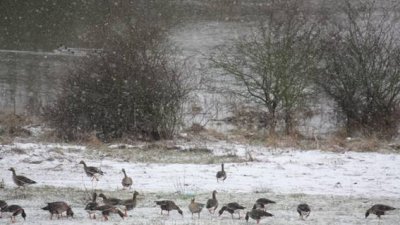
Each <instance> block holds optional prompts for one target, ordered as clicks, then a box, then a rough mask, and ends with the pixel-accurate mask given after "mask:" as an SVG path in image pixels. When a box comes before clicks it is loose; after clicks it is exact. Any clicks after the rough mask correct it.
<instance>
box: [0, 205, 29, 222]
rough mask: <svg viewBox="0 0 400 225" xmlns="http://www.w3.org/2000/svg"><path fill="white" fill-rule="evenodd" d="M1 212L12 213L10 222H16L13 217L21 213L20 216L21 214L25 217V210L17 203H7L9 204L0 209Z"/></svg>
mask: <svg viewBox="0 0 400 225" xmlns="http://www.w3.org/2000/svg"><path fill="white" fill-rule="evenodd" d="M1 212H9V213H12V214H11V223H15V222H16V220H15V217H16V216H18V215H19V214H21V216H22V218H24V220H25V219H26V213H25V210H24V209H23V208H22V207H21V206H19V205H9V206H7V207H5V208H3V209H1Z"/></svg>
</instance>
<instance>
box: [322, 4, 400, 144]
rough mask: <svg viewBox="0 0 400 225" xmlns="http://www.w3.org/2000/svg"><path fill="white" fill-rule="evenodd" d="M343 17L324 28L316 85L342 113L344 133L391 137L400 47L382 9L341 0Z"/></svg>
mask: <svg viewBox="0 0 400 225" xmlns="http://www.w3.org/2000/svg"><path fill="white" fill-rule="evenodd" d="M341 12H342V15H343V16H344V18H343V19H342V20H340V21H334V22H332V23H330V24H329V25H328V26H327V30H328V34H327V37H325V38H324V41H323V46H322V48H323V49H322V50H323V52H324V56H323V64H324V67H323V71H322V72H321V73H319V76H318V77H317V84H318V85H319V87H321V88H322V90H324V91H325V92H326V93H327V94H328V96H330V97H331V98H332V99H333V100H334V101H335V102H336V104H337V107H338V110H339V111H340V112H342V114H343V121H344V123H345V127H346V129H347V135H354V134H355V133H362V134H364V135H376V134H379V135H380V136H386V137H391V136H393V135H394V134H396V133H397V126H398V121H399V120H398V117H397V116H396V111H398V110H399V106H400V67H399V63H400V45H399V40H398V37H397V34H396V32H397V28H396V26H397V23H395V22H394V21H393V20H392V19H393V18H391V15H392V14H391V13H390V12H389V10H388V9H387V8H381V7H378V5H377V4H375V3H371V2H369V1H366V2H365V1H350V0H344V1H343V5H342V7H341Z"/></svg>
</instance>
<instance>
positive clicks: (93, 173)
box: [79, 160, 104, 181]
mask: <svg viewBox="0 0 400 225" xmlns="http://www.w3.org/2000/svg"><path fill="white" fill-rule="evenodd" d="M79 164H83V169H84V170H85V173H86V175H87V176H88V177H91V178H92V181H93V180H94V179H95V180H96V181H99V178H97V175H104V172H103V171H101V169H99V168H97V167H94V166H87V165H86V163H85V162H84V161H83V160H81V161H80V162H79Z"/></svg>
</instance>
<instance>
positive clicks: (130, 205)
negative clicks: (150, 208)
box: [121, 191, 139, 216]
mask: <svg viewBox="0 0 400 225" xmlns="http://www.w3.org/2000/svg"><path fill="white" fill-rule="evenodd" d="M138 195H139V192H137V191H135V192H133V197H132V198H130V199H126V200H122V201H121V205H123V206H125V216H128V213H127V211H129V210H132V209H134V208H136V205H137V199H136V198H137V196H138Z"/></svg>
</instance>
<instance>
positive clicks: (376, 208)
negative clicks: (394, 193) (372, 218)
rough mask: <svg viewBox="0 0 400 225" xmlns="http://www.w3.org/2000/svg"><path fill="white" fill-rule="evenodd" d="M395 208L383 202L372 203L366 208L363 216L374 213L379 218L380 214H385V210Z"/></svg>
mask: <svg viewBox="0 0 400 225" xmlns="http://www.w3.org/2000/svg"><path fill="white" fill-rule="evenodd" d="M395 209H396V208H394V207H392V206H388V205H383V204H376V205H373V206H372V207H371V208H369V209H368V210H367V212H366V213H365V218H367V217H368V216H369V214H370V213H372V214H375V215H376V216H377V217H378V218H379V219H381V216H382V215H385V212H386V211H390V210H395Z"/></svg>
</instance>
